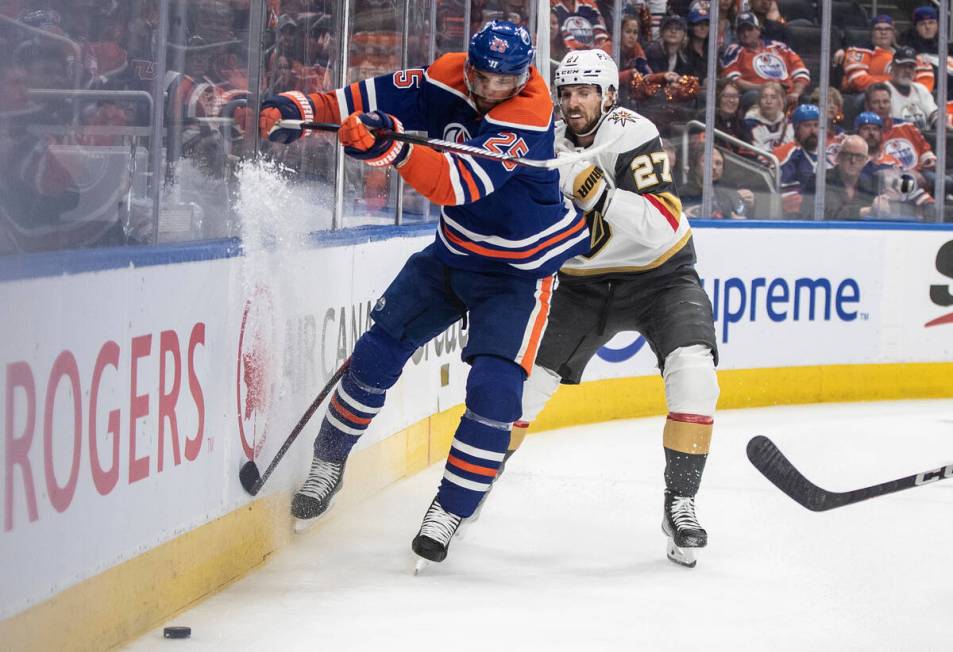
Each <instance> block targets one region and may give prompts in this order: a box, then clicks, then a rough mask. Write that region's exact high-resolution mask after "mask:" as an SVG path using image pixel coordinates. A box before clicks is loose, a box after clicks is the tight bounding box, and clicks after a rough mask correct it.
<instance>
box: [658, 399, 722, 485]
mask: <svg viewBox="0 0 953 652" xmlns="http://www.w3.org/2000/svg"><path fill="white" fill-rule="evenodd" d="M713 424H714V419H712V417H708V416H703V415H700V414H675V413H670V414H669V415H668V419H666V421H665V430H664V432H663V435H662V443H663V446H664V447H665V488H666V489H668V490H669V491H670V492H671V493H673V494H675V495H676V496H694V495H695V494H696V493H698V487H699V485H700V484H701V480H702V473H704V471H705V461H706V460H707V459H708V449H709V447H710V445H711V432H712V425H713Z"/></svg>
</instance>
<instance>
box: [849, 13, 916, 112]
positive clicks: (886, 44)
mask: <svg viewBox="0 0 953 652" xmlns="http://www.w3.org/2000/svg"><path fill="white" fill-rule="evenodd" d="M895 37H896V34H895V32H894V27H893V18H891V17H890V16H877V17H876V18H874V19H873V24H872V26H871V28H870V43H867V44H865V45H863V46H859V47H851V48H847V50H846V52H843V53H840V52H838V53H837V54H836V55H835V62H836V61H837V60H841V61H842V62H843V68H844V79H843V81H842V82H841V90H843V91H845V92H848V93H859V92H861V91H863V90H866V88H867V87H868V86H870V85H871V84H875V83H878V82H885V81H889V80H890V65H891V63H892V62H893V55H894V44H895ZM915 80H916V81H918V82H920V83H921V84H923V86H924V87H925V88H926V89H927V90H928V91H932V90H933V83H934V80H933V68H931V67H930V64H929V63H927V62H926V61H924V60H922V59H921V58H920V57H918V58H917V66H916V75H915Z"/></svg>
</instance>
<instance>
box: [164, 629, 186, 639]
mask: <svg viewBox="0 0 953 652" xmlns="http://www.w3.org/2000/svg"><path fill="white" fill-rule="evenodd" d="M191 635H192V628H191V627H166V628H164V629H163V630H162V636H164V637H165V638H188V637H190V636H191Z"/></svg>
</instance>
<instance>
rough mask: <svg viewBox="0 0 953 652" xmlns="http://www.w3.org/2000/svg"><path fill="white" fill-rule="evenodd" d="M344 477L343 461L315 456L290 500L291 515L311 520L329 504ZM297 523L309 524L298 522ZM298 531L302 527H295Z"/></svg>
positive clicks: (326, 508) (324, 510)
mask: <svg viewBox="0 0 953 652" xmlns="http://www.w3.org/2000/svg"><path fill="white" fill-rule="evenodd" d="M343 479H344V462H340V463H339V462H328V461H325V460H322V459H321V458H320V457H317V456H315V457H314V458H313V459H312V460H311V470H310V471H309V472H308V477H307V479H306V480H305V481H304V485H302V486H301V488H300V489H298V493H296V494H295V495H294V498H293V499H292V500H291V515H292V516H294V517H295V518H297V519H300V520H301V521H312V522H313V519H315V518H317V517H318V516H321V514H323V513H324V512H326V511H327V510H328V508H329V507H330V506H331V503H332V501H333V498H334V496H335V494H337V492H338V491H339V490H340V489H341V482H342V480H343ZM299 525H310V523H307V524H299ZM296 529H298V530H299V531H300V530H301V529H303V528H301V527H297V526H296Z"/></svg>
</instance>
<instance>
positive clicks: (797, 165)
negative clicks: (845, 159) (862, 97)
mask: <svg viewBox="0 0 953 652" xmlns="http://www.w3.org/2000/svg"><path fill="white" fill-rule="evenodd" d="M820 119H821V112H820V109H818V108H817V106H816V105H814V104H802V105H801V106H799V107H797V108H796V109H795V110H794V113H792V114H791V125H792V126H793V127H794V140H792V141H789V142H787V143H784V144H783V145H780V146H779V147H775V148H774V155H775V156H776V157H777V159H778V162H779V163H780V165H781V205H782V208H783V210H784V213H785V216H787V217H796V216H797V215H799V214H800V212H801V204H802V203H803V198H804V196H803V194H802V190H803V188H805V187H807V185H808V184H809V182H810V181H811V179H813V177H814V175H815V173H816V170H817V134H818V129H819V122H820Z"/></svg>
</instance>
